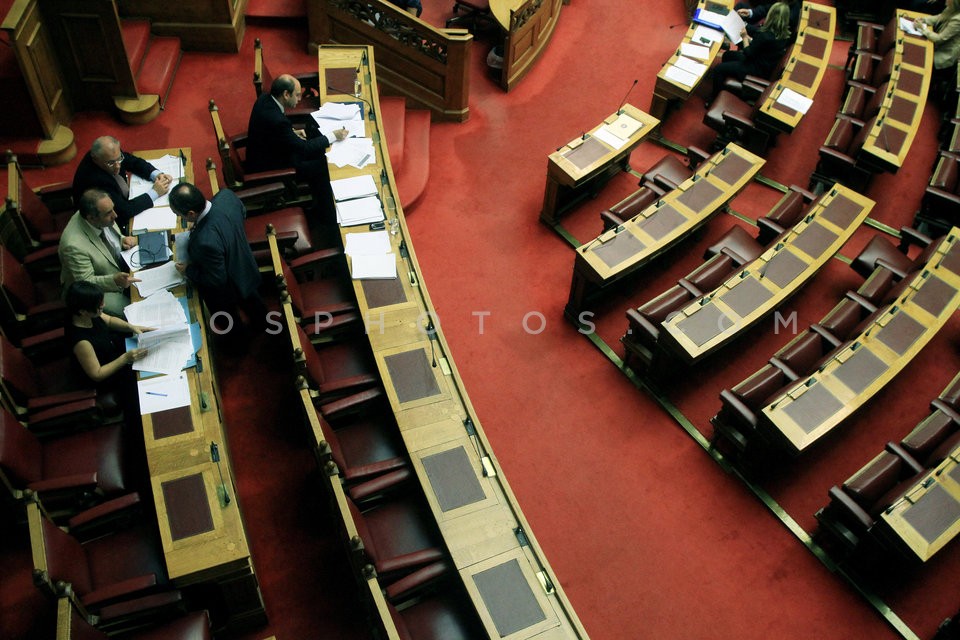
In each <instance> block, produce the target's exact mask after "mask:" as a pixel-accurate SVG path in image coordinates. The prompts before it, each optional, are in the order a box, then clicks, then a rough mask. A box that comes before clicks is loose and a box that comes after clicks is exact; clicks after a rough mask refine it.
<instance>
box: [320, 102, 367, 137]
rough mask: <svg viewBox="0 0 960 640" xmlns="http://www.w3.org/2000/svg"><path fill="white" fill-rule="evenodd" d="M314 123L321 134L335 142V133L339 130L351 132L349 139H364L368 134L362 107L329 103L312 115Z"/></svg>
mask: <svg viewBox="0 0 960 640" xmlns="http://www.w3.org/2000/svg"><path fill="white" fill-rule="evenodd" d="M310 116H311V117H312V118H313V121H314V122H316V123H317V127H319V128H320V133H322V134H323V135H325V136H326V137H327V140H330V141H333V140H334V139H335V136H334V135H333V132H334V131H336V130H338V129H346V130H347V131H349V132H350V133H349V137H351V138H362V137H364V136H365V135H366V134H367V132H366V129H365V128H364V123H363V114H362V113H361V112H360V105H357V104H345V103H342V102H328V103H326V104H325V105H323V106H322V107H320V108H319V109H317V110H316V111H314V112H313V113H311V114H310Z"/></svg>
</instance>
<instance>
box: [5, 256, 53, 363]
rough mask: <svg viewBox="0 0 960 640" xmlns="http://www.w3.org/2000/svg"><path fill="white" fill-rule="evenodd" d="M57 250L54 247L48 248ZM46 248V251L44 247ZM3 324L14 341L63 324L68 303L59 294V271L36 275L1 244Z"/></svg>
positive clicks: (20, 341)
mask: <svg viewBox="0 0 960 640" xmlns="http://www.w3.org/2000/svg"><path fill="white" fill-rule="evenodd" d="M49 249H50V250H53V251H56V248H55V247H49ZM43 251H46V250H43ZM0 292H2V296H0V325H2V327H3V333H4V334H5V335H6V336H7V337H9V338H10V339H11V340H14V341H16V342H17V343H18V344H22V341H23V339H24V338H27V337H29V336H34V335H36V334H38V333H42V332H44V331H50V330H51V329H55V328H60V327H62V326H63V319H64V317H65V312H66V306H65V305H64V303H63V300H62V299H61V297H60V278H59V273H57V274H50V275H47V276H45V277H37V278H34V276H33V275H31V273H30V272H29V271H28V270H27V267H26V266H24V264H23V263H21V262H20V261H19V260H18V259H17V257H16V256H15V255H14V254H13V253H12V252H11V251H9V250H8V249H6V248H5V247H3V246H0Z"/></svg>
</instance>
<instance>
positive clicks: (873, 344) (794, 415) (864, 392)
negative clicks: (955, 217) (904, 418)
mask: <svg viewBox="0 0 960 640" xmlns="http://www.w3.org/2000/svg"><path fill="white" fill-rule="evenodd" d="M958 239H960V229H958V228H957V227H954V228H953V229H952V230H951V231H950V233H949V234H947V236H945V237H944V239H943V240H942V241H941V243H940V245H939V246H938V248H937V251H936V254H935V255H933V256H932V257H931V258H930V261H929V262H928V263H927V267H926V268H925V269H923V270H922V271H919V272H917V273H915V274H912V275H911V276H908V277H909V278H910V279H911V285H910V288H909V289H907V292H906V293H905V294H904V295H903V296H901V297H900V298H899V299H897V300H896V301H895V302H894V303H893V304H892V305H890V307H888V308H887V309H886V310H885V311H884V312H883V313H882V314H880V316H879V317H878V318H877V319H876V320H875V321H874V322H873V323H872V324H871V325H869V326H868V327H866V328H865V329H864V330H863V331H862V332H861V333H860V335H859V336H857V337H856V338H853V339H852V340H851V341H850V342H849V343H848V344H847V346H846V347H844V348H843V349H842V350H841V351H839V352H838V353H837V354H836V355H835V356H834V357H833V358H832V359H831V360H830V361H828V362H827V363H826V364H824V365H823V366H822V367H821V368H820V369H819V370H818V371H817V372H816V373H814V374H813V375H811V376H809V377H806V378H804V379H801V380H798V381H797V383H796V384H794V385H793V386H791V387H790V388H789V389H787V390H786V391H785V392H784V393H783V394H781V395H780V396H778V397H777V398H776V399H774V400H773V401H772V402H771V403H769V404H768V405H767V406H765V407H764V408H763V410H762V413H763V419H762V420H760V424H758V429H761V430H762V431H763V434H764V435H765V436H769V438H770V439H772V440H774V441H776V442H778V443H780V444H782V445H783V446H784V447H785V448H786V449H787V450H788V451H789V452H790V453H792V454H794V455H797V454H799V453H801V452H802V451H804V450H806V449H807V448H809V447H810V446H811V445H812V444H814V443H815V442H817V441H818V440H819V439H820V438H822V437H823V436H825V435H826V434H827V433H829V432H830V431H831V430H833V429H834V428H835V427H837V426H838V425H839V424H840V423H842V422H843V420H844V419H846V418H847V417H848V416H850V415H851V414H852V413H853V412H854V411H856V410H857V409H858V408H859V407H860V406H862V405H863V404H864V403H866V402H867V401H868V400H869V399H870V398H872V397H873V396H874V395H875V394H876V393H877V392H879V391H880V389H882V388H883V387H884V385H886V384H887V383H888V382H889V381H890V380H892V379H893V378H894V376H896V374H897V373H899V372H900V370H901V369H903V367H905V366H906V365H907V364H908V363H909V362H910V361H911V360H912V359H913V357H914V356H915V355H916V354H917V353H919V352H920V350H921V349H922V348H923V347H924V345H926V344H927V342H929V341H930V339H931V338H933V336H934V335H936V333H937V331H939V330H940V328H941V327H943V325H944V324H946V322H947V320H948V319H949V318H950V316H951V315H953V312H954V311H956V309H957V307H958V306H960V246H958Z"/></svg>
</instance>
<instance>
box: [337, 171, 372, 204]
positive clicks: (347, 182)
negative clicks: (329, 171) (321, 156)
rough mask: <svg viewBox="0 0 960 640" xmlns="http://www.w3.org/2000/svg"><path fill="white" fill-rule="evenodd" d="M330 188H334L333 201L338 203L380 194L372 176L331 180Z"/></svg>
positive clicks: (365, 175)
mask: <svg viewBox="0 0 960 640" xmlns="http://www.w3.org/2000/svg"><path fill="white" fill-rule="evenodd" d="M330 186H331V187H332V188H333V199H334V200H336V201H337V202H343V201H344V200H353V199H354V198H365V197H367V196H375V195H377V193H378V191H377V183H376V182H375V181H374V180H373V176H371V175H370V174H364V175H362V176H353V177H352V178H342V179H340V180H331V181H330Z"/></svg>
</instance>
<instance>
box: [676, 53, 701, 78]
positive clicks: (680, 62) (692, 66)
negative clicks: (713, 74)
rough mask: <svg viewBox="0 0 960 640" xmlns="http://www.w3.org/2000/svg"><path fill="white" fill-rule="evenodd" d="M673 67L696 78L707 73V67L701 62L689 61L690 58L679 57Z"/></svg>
mask: <svg viewBox="0 0 960 640" xmlns="http://www.w3.org/2000/svg"><path fill="white" fill-rule="evenodd" d="M673 66H675V67H678V68H680V69H683V70H684V71H686V72H688V73H692V74H693V75H695V76H697V77H698V78H699V77H700V76H702V75H703V74H705V73H706V72H707V65H705V64H703V63H702V62H697V61H696V60H691V59H690V58H687V57H684V56H679V57H678V58H677V61H676V62H674V63H673Z"/></svg>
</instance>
